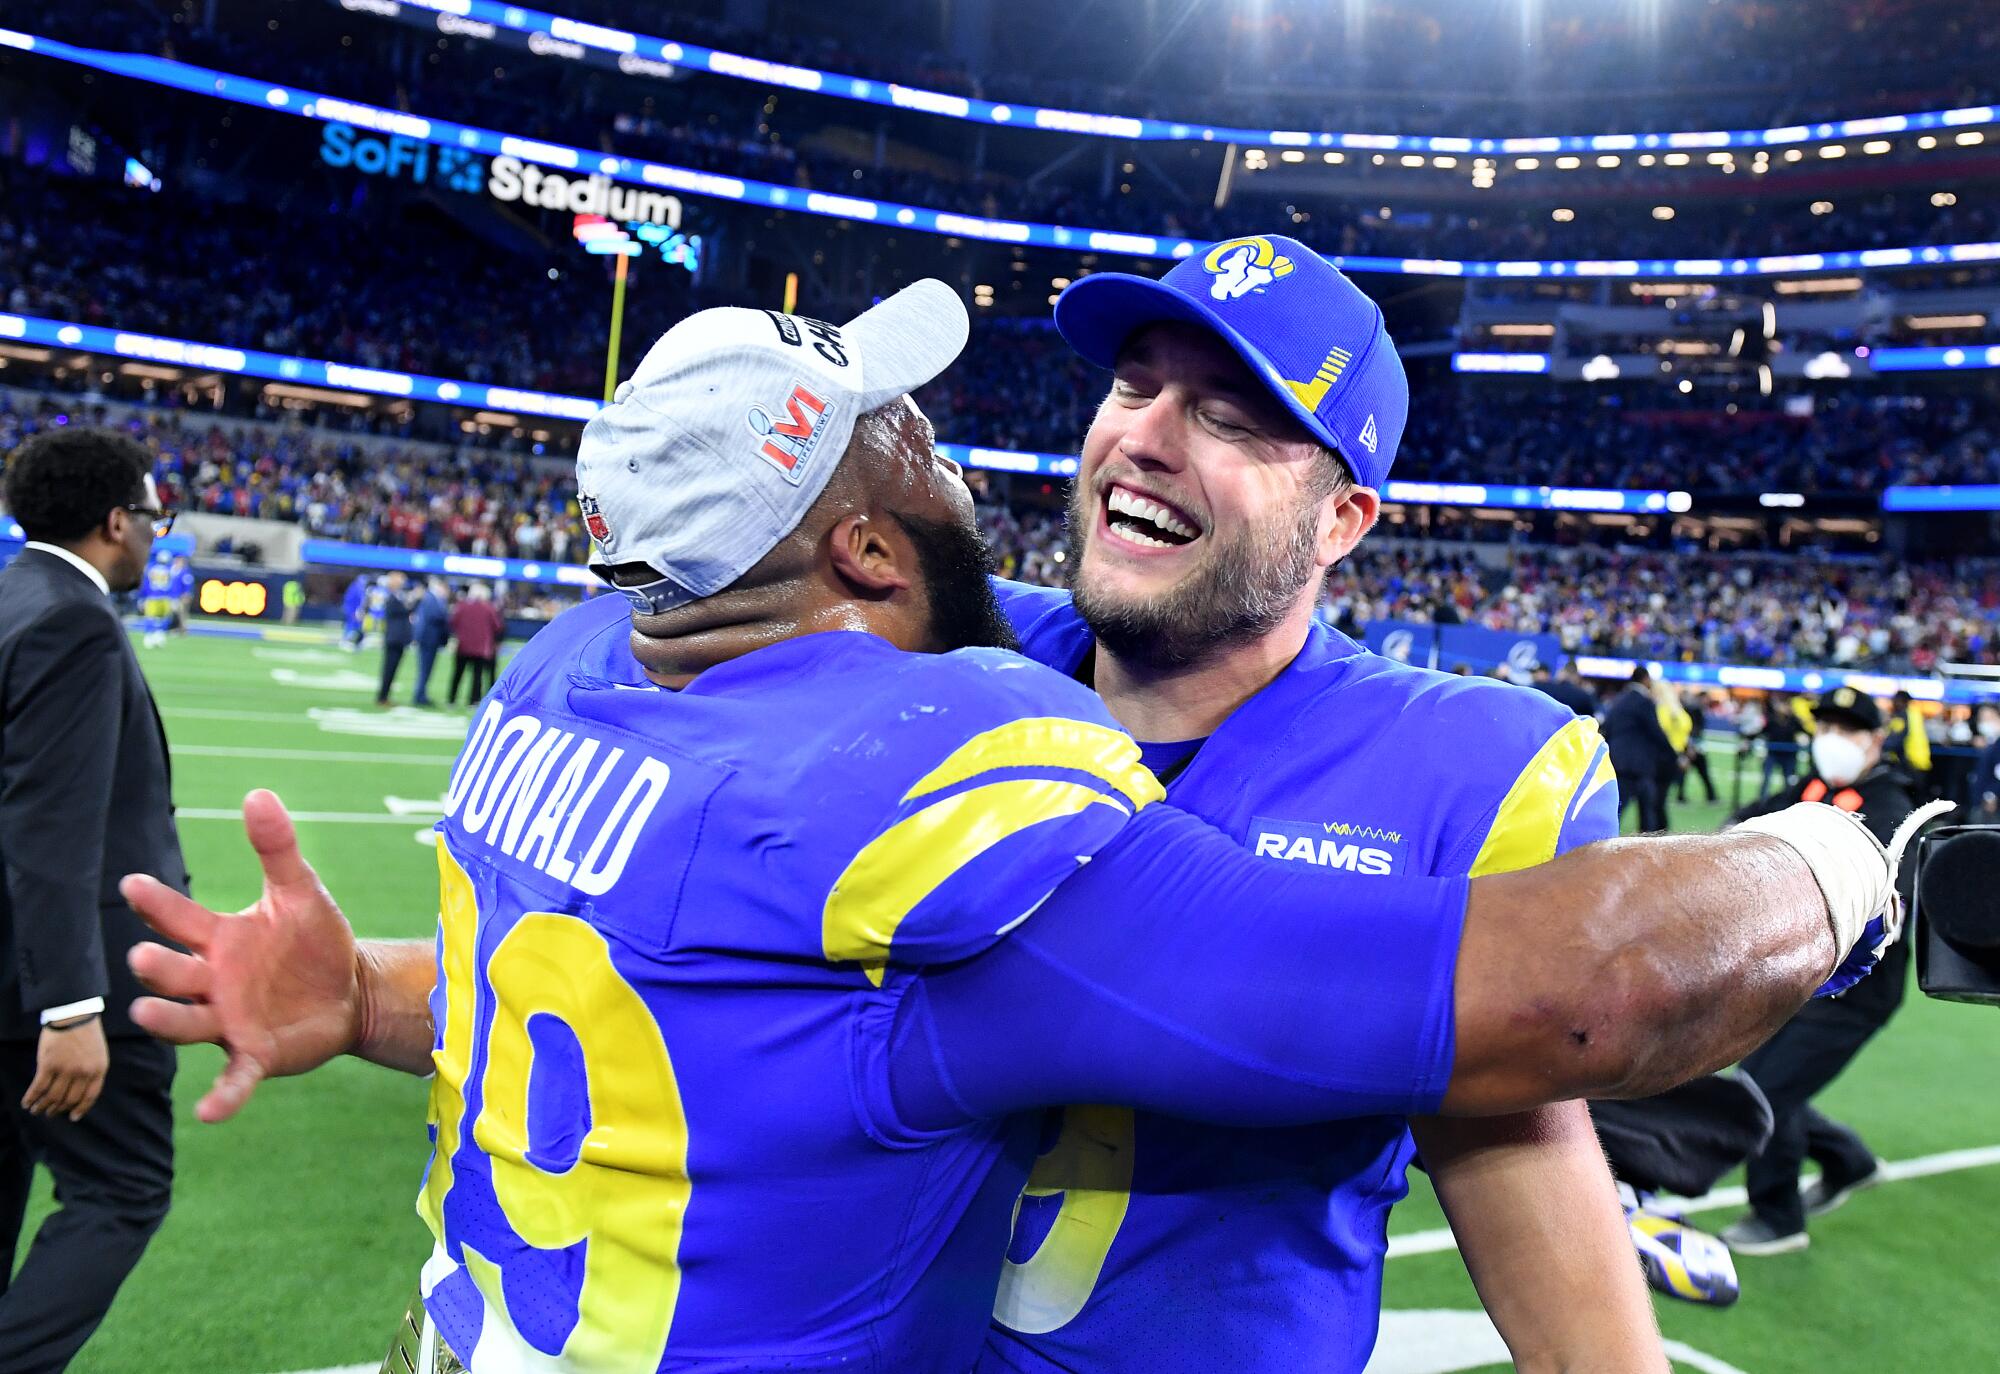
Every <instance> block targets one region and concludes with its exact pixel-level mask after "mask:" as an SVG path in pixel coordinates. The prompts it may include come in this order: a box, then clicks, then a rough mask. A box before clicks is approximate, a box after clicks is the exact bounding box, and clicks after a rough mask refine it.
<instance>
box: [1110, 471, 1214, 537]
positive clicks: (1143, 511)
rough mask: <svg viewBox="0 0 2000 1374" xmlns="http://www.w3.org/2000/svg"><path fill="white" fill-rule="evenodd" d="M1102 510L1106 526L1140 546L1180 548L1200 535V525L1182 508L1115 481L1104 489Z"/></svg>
mask: <svg viewBox="0 0 2000 1374" xmlns="http://www.w3.org/2000/svg"><path fill="white" fill-rule="evenodd" d="M1103 511H1104V527H1105V529H1107V530H1109V531H1110V532H1111V533H1112V534H1114V535H1116V536H1117V537H1118V538H1119V539H1121V540H1123V541H1125V542H1127V543H1131V544H1137V545H1138V546H1139V547H1141V548H1148V549H1173V548H1181V547H1183V546H1185V545H1188V544H1192V543H1193V542H1194V541H1195V540H1197V539H1199V538H1200V537H1201V530H1200V528H1199V527H1198V526H1196V524H1195V522H1194V521H1193V520H1192V519H1190V518H1189V517H1188V516H1187V515H1185V514H1183V513H1182V512H1181V511H1179V510H1176V509H1175V508H1174V507H1172V506H1170V505H1168V504H1167V503H1166V502H1164V501H1161V500H1159V499H1157V498H1155V497H1151V496H1147V495H1145V494H1144V493H1142V492H1137V491H1134V490H1132V488H1130V487H1126V486H1120V485H1118V484H1117V483H1113V484H1112V485H1111V487H1110V488H1109V489H1108V490H1107V491H1106V492H1105V494H1104V501H1103Z"/></svg>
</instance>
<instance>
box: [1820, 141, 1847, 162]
mask: <svg viewBox="0 0 2000 1374" xmlns="http://www.w3.org/2000/svg"><path fill="white" fill-rule="evenodd" d="M1819 155H1820V156H1821V157H1823V158H1828V159H1832V158H1836V157H1846V156H1847V149H1846V147H1844V146H1843V145H1841V144H1838V143H1828V144H1826V145H1824V146H1822V147H1821V148H1820V150H1819Z"/></svg>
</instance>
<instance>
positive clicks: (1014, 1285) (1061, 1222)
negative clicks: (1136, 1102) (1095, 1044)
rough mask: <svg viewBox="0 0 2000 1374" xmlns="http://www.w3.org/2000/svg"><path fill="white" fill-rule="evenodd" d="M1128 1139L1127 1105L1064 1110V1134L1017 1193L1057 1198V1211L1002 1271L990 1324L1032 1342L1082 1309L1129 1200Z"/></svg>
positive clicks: (1131, 1132) (1130, 1139)
mask: <svg viewBox="0 0 2000 1374" xmlns="http://www.w3.org/2000/svg"><path fill="white" fill-rule="evenodd" d="M1133 1137H1134V1130H1133V1122H1132V1110H1131V1108H1129V1107H1068V1108H1065V1109H1064V1111H1063V1122H1062V1133H1061V1134H1060V1135H1058V1136H1057V1137H1056V1143H1055V1144H1054V1145H1053V1146H1051V1147H1050V1148H1049V1151H1048V1153H1047V1154H1045V1155H1043V1156H1042V1157H1041V1158H1040V1159H1038V1160H1036V1161H1035V1169H1034V1172H1033V1173H1031V1174H1029V1175H1028V1186H1027V1187H1026V1188H1025V1189H1023V1190H1022V1193H1021V1196H1022V1197H1024V1198H1029V1197H1052V1196H1056V1195H1060V1196H1061V1197H1062V1207H1061V1209H1060V1210H1059V1211H1058V1212H1057V1213H1056V1219H1055V1221H1054V1222H1053V1223H1051V1225H1050V1226H1049V1233H1048V1234H1047V1235H1046V1236H1044V1237H1042V1243H1041V1245H1040V1246H1038V1247H1037V1248H1036V1250H1035V1253H1034V1254H1033V1255H1031V1256H1029V1257H1028V1258H1027V1259H1026V1260H1023V1261H1022V1262H1021V1263H1019V1264H1016V1263H1014V1261H1012V1260H1008V1261H1007V1262H1006V1264H1005V1265H1003V1266H1002V1267H1001V1271H1000V1291H999V1293H998V1295H997V1296H996V1297H995V1298H994V1301H993V1319H994V1320H995V1321H997V1322H999V1323H1000V1324H1001V1325H1002V1326H1004V1327H1006V1328H1007V1329H1009V1330H1010V1331H1019V1332H1021V1333H1023V1334H1024V1335H1030V1336H1033V1335H1040V1334H1041V1333H1043V1332H1046V1331H1055V1330H1057V1329H1059V1328H1061V1327H1064V1326H1067V1325H1069V1324H1070V1323H1071V1322H1073V1321H1075V1320H1076V1316H1077V1313H1079V1312H1081V1311H1083V1307H1084V1304H1085V1303H1087V1302H1089V1301H1090V1294H1091V1292H1092V1290H1094V1289H1095V1288H1096V1287H1097V1280H1098V1279H1099V1278H1100V1277H1101V1276H1102V1275H1103V1273H1104V1261H1105V1260H1106V1259H1107V1258H1109V1256H1110V1254H1111V1243H1112V1242H1113V1241H1115V1240H1116V1239H1118V1228H1119V1227H1120V1226H1122V1225H1124V1223H1125V1209H1126V1208H1127V1207H1128V1206H1129V1205H1130V1204H1131V1201H1132V1148H1133ZM1019 1216H1020V1204H1019V1203H1016V1204H1015V1217H1016V1219H1017V1220H1018V1218H1019Z"/></svg>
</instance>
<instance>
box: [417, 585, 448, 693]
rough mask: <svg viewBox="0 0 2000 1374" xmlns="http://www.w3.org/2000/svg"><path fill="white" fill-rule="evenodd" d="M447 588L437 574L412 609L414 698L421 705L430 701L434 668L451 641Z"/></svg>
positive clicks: (419, 595) (420, 593) (420, 594)
mask: <svg viewBox="0 0 2000 1374" xmlns="http://www.w3.org/2000/svg"><path fill="white" fill-rule="evenodd" d="M447 590H448V589H447V588H446V586H445V584H444V583H442V582H439V581H437V580H436V579H435V578H433V579H432V580H431V582H430V583H429V584H428V585H427V586H425V587H424V588H423V590H422V591H421V592H419V593H418V595H417V597H416V603H417V604H416V608H415V609H414V610H413V611H411V613H410V621H411V627H412V632H413V636H414V638H415V641H416V646H417V690H416V692H415V694H414V695H413V696H412V697H411V701H412V702H413V703H414V704H415V705H418V706H428V705H430V704H431V669H432V668H433V667H435V666H436V665H437V656H438V655H439V654H441V653H443V652H444V646H445V645H447V644H449V643H451V608H450V606H449V605H447V604H446V602H445V596H446V595H447Z"/></svg>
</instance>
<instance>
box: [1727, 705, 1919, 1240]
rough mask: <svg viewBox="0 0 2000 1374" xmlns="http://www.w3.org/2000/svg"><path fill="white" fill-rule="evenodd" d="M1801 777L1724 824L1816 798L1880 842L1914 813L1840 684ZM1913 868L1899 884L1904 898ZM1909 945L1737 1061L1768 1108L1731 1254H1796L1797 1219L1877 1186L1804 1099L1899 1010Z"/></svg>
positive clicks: (1875, 724) (1863, 1162) (1869, 720)
mask: <svg viewBox="0 0 2000 1374" xmlns="http://www.w3.org/2000/svg"><path fill="white" fill-rule="evenodd" d="M1814 718H1815V720H1816V721H1817V722H1818V726H1819V728H1818V729H1817V731H1816V732H1815V733H1814V735H1813V742H1812V771H1811V773H1810V774H1809V775H1808V776H1807V777H1806V778H1805V780H1804V781H1802V782H1797V783H1794V784H1793V785H1792V786H1791V787H1789V788H1787V789H1785V790H1784V791H1782V792H1780V793H1779V794H1778V795H1776V796H1774V797H1767V798H1765V799H1764V800H1763V801H1760V802H1756V803H1754V804H1752V805H1750V806H1747V807H1745V808H1744V809H1743V810H1741V811H1739V812H1737V813H1736V815H1735V816H1733V817H1731V818H1730V819H1731V823H1732V824H1734V823H1735V822H1737V821H1741V820H1746V819H1748V818H1749V817H1751V816H1766V815H1770V814H1771V813H1772V812H1775V811H1782V810H1783V809H1784V808H1785V807H1787V806H1790V805H1792V804H1793V803H1795V802H1802V801H1803V802H1825V803H1827V804H1828V805H1831V806H1837V807H1839V808H1840V809H1841V810H1843V811H1854V812H1859V813H1860V815H1861V818H1862V821H1863V822H1864V823H1865V824H1866V825H1867V827H1868V829H1869V831H1870V832H1871V833H1873V834H1874V836H1875V838H1877V839H1879V840H1881V841H1882V842H1883V843H1884V844H1887V843H1888V842H1889V837H1890V836H1891V835H1893V834H1894V833H1895V830H1896V827H1897V826H1899V825H1901V824H1902V823H1903V820H1904V819H1905V818H1906V817H1907V816H1908V815H1909V814H1910V812H1911V811H1913V810H1915V809H1916V800H1915V798H1914V797H1913V796H1912V795H1911V784H1910V780H1909V778H1908V777H1906V776H1905V775H1904V774H1902V773H1900V772H1898V771H1897V770H1895V769H1894V768H1890V767H1888V766H1886V765H1884V764H1883V763H1882V746H1883V742H1884V740H1885V738H1886V731H1885V730H1884V728H1883V720H1882V710H1881V708H1880V707H1879V706H1877V705H1876V703H1875V699H1874V698H1873V697H1871V696H1869V695H1868V694H1867V693H1865V692H1859V691H1856V690H1855V689H1854V688H1852V687H1840V688H1836V689H1835V690H1833V691H1831V692H1828V693H1827V694H1826V695H1825V696H1823V697H1821V698H1820V700H1819V705H1818V707H1817V709H1816V710H1815V712H1814ZM1915 871H1916V870H1915V866H1914V865H1912V866H1911V867H1909V868H1907V869H1905V870H1904V871H1903V874H1902V876H1901V878H1900V879H1899V880H1898V886H1899V887H1900V889H1901V891H1902V896H1903V900H1904V902H1905V903H1907V902H1908V901H1909V899H1910V892H1909V886H1910V880H1911V878H1912V877H1913V876H1914V874H1915ZM1909 963H1910V942H1909V941H1908V940H1899V941H1897V942H1896V943H1895V944H1893V945H1891V946H1890V947H1889V952H1888V953H1887V954H1885V955H1883V956H1882V963H1881V966H1880V967H1879V968H1877V969H1876V970H1875V973H1874V975H1873V976H1872V977H1870V978H1868V979H1867V980H1866V981H1864V982H1862V983H1859V984H1857V985H1856V986H1855V987H1854V988H1852V989H1850V990H1849V991H1847V992H1845V993H1842V994H1841V995H1840V996H1838V997H1830V998H1827V999H1826V1000H1824V1001H1821V1002H1814V1003H1812V1004H1810V1005H1809V1006H1807V1007H1805V1008H1804V1009H1803V1010H1801V1011H1800V1012H1799V1014H1798V1015H1796V1016H1794V1017H1793V1018H1792V1019H1791V1020H1790V1021H1789V1022H1787V1023H1786V1024H1785V1027H1784V1029H1782V1030H1780V1031H1779V1032H1778V1033H1777V1034H1776V1035H1774V1036H1773V1037H1771V1039H1770V1040H1769V1041H1767V1042H1766V1043H1765V1044H1764V1045H1763V1046H1762V1048H1760V1049H1757V1050H1755V1051H1753V1052H1752V1053H1751V1054H1750V1056H1749V1057H1748V1058H1746V1059H1745V1060H1744V1061H1743V1064H1742V1072H1743V1074H1744V1075H1745V1076H1746V1077H1748V1078H1750V1079H1752V1080H1754V1081H1755V1082H1756V1084H1757V1086H1758V1087H1759V1088H1761V1089H1762V1090H1763V1092H1764V1096H1765V1097H1766V1098H1768V1099H1769V1100H1770V1103H1771V1115H1772V1120H1773V1123H1774V1124H1773V1129H1772V1132H1771V1139H1770V1142H1769V1143H1768V1144H1766V1145H1765V1146H1764V1148H1763V1150H1762V1152H1760V1153H1759V1154H1757V1155H1755V1156H1753V1157H1752V1158H1751V1160H1750V1163H1749V1170H1748V1179H1747V1182H1748V1184H1749V1192H1750V1209H1751V1210H1750V1215H1748V1216H1747V1217H1744V1218H1743V1219H1742V1220H1741V1221H1738V1222H1736V1223H1735V1224H1734V1225H1732V1226H1729V1227H1728V1228H1726V1229H1725V1230H1724V1231H1723V1232H1722V1239H1723V1241H1724V1242H1725V1243H1726V1244H1727V1245H1728V1246H1729V1248H1730V1249H1732V1250H1735V1251H1737V1252H1739V1253H1741V1254H1746V1255H1775V1254H1782V1253H1784V1252H1786V1251H1789V1250H1801V1249H1804V1248H1805V1246H1806V1244H1807V1241H1808V1237H1807V1235H1806V1218H1807V1216H1808V1215H1812V1216H1818V1215H1820V1214H1822V1213H1825V1212H1830V1211H1832V1210H1833V1209H1834V1208H1835V1207H1838V1206H1839V1205H1840V1204H1841V1203H1843V1202H1845V1201H1846V1200H1847V1199H1848V1197H1849V1196H1851V1195H1852V1194H1853V1193H1854V1192H1855V1191H1856V1190H1857V1189H1860V1188H1866V1187H1868V1186H1869V1185H1871V1184H1872V1183H1874V1182H1875V1181H1877V1180H1878V1179H1879V1178H1880V1169H1881V1162H1880V1161H1879V1160H1877V1159H1876V1157H1875V1153H1874V1151H1872V1150H1870V1149H1869V1148H1868V1146H1867V1144H1866V1143H1865V1142H1863V1141H1862V1139H1861V1137H1860V1136H1858V1135H1856V1134H1855V1133H1854V1131H1853V1130H1852V1129H1851V1128H1849V1127H1847V1126H1843V1125H1841V1124H1840V1123H1839V1122H1837V1121H1833V1120H1831V1119H1830V1118H1828V1117H1825V1116H1823V1115H1821V1114H1820V1113H1819V1112H1817V1111H1815V1110H1814V1109H1813V1107H1812V1098H1813V1097H1814V1096H1816V1095H1817V1094H1818V1093H1819V1092H1820V1090H1821V1089H1823V1088H1825V1087H1826V1085H1827V1084H1829V1083H1831V1082H1832V1081H1833V1080H1834V1079H1835V1078H1836V1077H1838V1076H1839V1074H1840V1072H1841V1071H1842V1070H1843V1069H1845V1068H1846V1067H1847V1066H1848V1065H1849V1064H1850V1063H1852V1062H1853V1061H1854V1056H1855V1055H1857V1054H1859V1053H1860V1052H1861V1047H1862V1046H1863V1045H1865V1044H1867V1043H1868V1040H1869V1038H1870V1037H1871V1036H1873V1035H1874V1034H1875V1032H1876V1031H1878V1030H1880V1029H1882V1027H1883V1026H1884V1025H1885V1024H1887V1023H1888V1020H1889V1018H1890V1017H1891V1016H1893V1015H1895V1012H1896V1008H1897V1007H1899V1006H1901V1005H1902V1002H1903V988H1904V985H1905V983H1907V982H1908V981H1909V980H1908V973H1909ZM1808 1156H1810V1157H1811V1158H1812V1159H1813V1160H1815V1161H1817V1162H1818V1164H1819V1166H1820V1178H1819V1182H1817V1183H1815V1184H1814V1185H1813V1186H1812V1187H1811V1188H1810V1189H1808V1190H1807V1191H1806V1192H1805V1193H1803V1194H1801V1193H1800V1191H1799V1166H1800V1165H1801V1164H1803V1163H1804V1162H1805V1160H1806V1159H1807V1157H1808Z"/></svg>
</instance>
